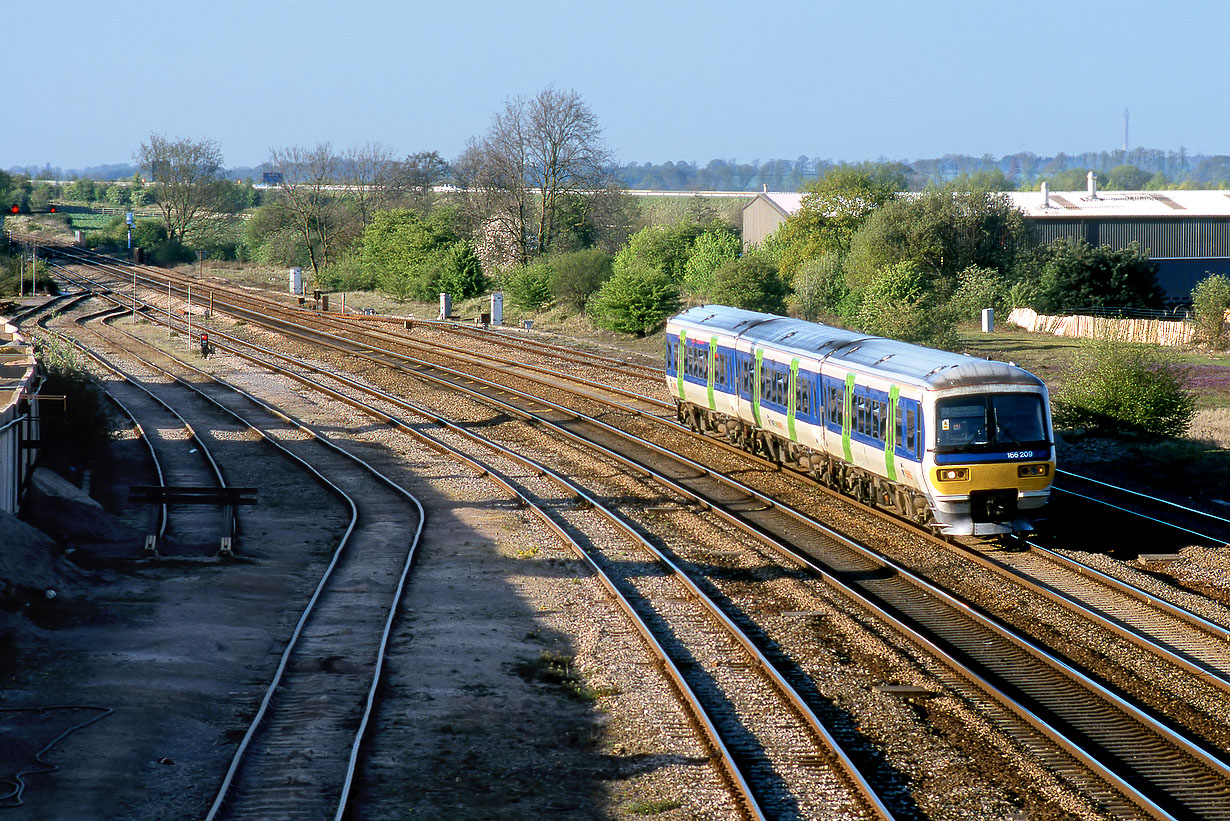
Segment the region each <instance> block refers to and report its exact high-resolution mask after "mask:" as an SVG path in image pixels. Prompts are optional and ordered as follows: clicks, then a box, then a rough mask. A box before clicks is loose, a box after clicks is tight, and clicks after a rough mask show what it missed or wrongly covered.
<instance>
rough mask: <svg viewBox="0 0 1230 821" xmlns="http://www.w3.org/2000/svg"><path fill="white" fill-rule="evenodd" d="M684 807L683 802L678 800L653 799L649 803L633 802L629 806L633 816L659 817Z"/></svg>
mask: <svg viewBox="0 0 1230 821" xmlns="http://www.w3.org/2000/svg"><path fill="white" fill-rule="evenodd" d="M682 806H683V802H682V801H680V800H679V799H677V798H652V799H649V800H648V801H634V802H632V803H631V804H629V805H628V812H630V813H632V814H633V815H659V814H661V813H664V812H670V811H671V810H677V809H679V808H680V807H682Z"/></svg>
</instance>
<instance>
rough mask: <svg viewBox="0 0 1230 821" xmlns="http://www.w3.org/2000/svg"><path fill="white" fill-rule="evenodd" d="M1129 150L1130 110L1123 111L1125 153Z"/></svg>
mask: <svg viewBox="0 0 1230 821" xmlns="http://www.w3.org/2000/svg"><path fill="white" fill-rule="evenodd" d="M1127 150H1128V110H1127V109H1126V108H1125V109H1123V153H1124V154H1127Z"/></svg>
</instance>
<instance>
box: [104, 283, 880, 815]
mask: <svg viewBox="0 0 1230 821" xmlns="http://www.w3.org/2000/svg"><path fill="white" fill-rule="evenodd" d="M120 308H123V310H124V311H126V310H127V309H126V308H124V306H123V305H122V303H121V304H120ZM124 333H126V332H124ZM128 335H129V336H132V335H131V334H128ZM133 338H134V339H136V337H133ZM138 341H140V340H138ZM222 347H224V348H228V349H229V346H226V345H223V346H222ZM233 352H235V351H233ZM236 353H237V352H236ZM248 358H250V359H253V361H257V362H259V363H260V364H261V365H263V366H264V367H271V366H270V365H269V364H268V362H264V361H261V360H258V359H255V358H254V357H250V356H249V357H248ZM287 359H288V361H290V362H295V361H296V360H294V359H293V358H287ZM143 361H144V360H143ZM181 364H182V365H183V366H184V367H187V368H190V369H192V370H194V371H197V372H199V373H201V374H202V375H204V376H206V377H207V378H209V379H212V380H214V381H218V382H221V383H223V384H227V385H228V386H229V387H230V388H231V389H232V390H234V391H236V392H237V393H240V394H242V395H244V396H246V397H247V398H248V399H249V400H250V401H253V402H255V403H258V404H260V405H262V406H263V407H265V409H266V410H268V411H269V412H271V413H274V414H277V415H279V416H281V417H283V418H285V419H287V420H288V421H290V422H292V423H293V424H299V425H300V426H301V427H302V423H299V422H297V421H296V420H293V419H291V418H290V417H288V416H286V415H285V414H284V413H283V412H281V411H280V410H278V409H276V408H273V407H272V406H269V405H267V404H266V403H264V402H263V400H260V399H258V398H256V397H254V396H251V395H250V394H248V393H246V392H245V391H243V390H242V389H240V388H238V387H236V386H233V385H230V384H229V383H227V382H226V381H225V380H222V379H220V378H219V377H217V376H216V375H212V374H209V373H208V372H205V371H202V370H201V369H199V368H195V367H194V366H191V365H189V364H187V363H181ZM297 364H300V365H302V364H303V363H301V362H299V363H297ZM154 367H156V366H154ZM276 370H278V371H279V372H282V373H284V374H285V375H287V376H289V377H291V378H293V379H295V380H296V381H298V382H300V383H301V384H305V385H307V386H310V387H313V388H314V389H316V390H318V391H320V392H322V393H325V394H326V395H329V396H331V397H332V398H335V399H340V400H342V401H345V402H347V403H348V404H351V405H353V406H356V407H362V408H364V409H365V410H366V412H368V413H369V414H370V415H372V416H374V417H376V418H378V419H381V420H382V421H385V422H387V423H390V424H393V425H395V426H396V427H397V428H398V429H400V430H402V431H403V432H404V433H408V434H410V435H412V436H413V437H414V438H416V439H417V440H419V441H421V442H423V443H426V444H429V445H430V446H431V447H433V449H435V450H437V451H440V452H444V453H451V454H452V455H453V456H454V457H455V458H458V459H459V460H461V461H463V462H465V463H467V464H470V465H471V466H472V467H475V468H476V469H477V470H479V472H480V475H485V476H486V477H487V478H489V479H491V480H493V481H495V482H497V483H498V484H500V485H501V486H502V487H503V488H505V489H506V490H508V491H509V492H510V493H512V494H513V496H514V498H517V499H518V500H519V501H520V502H522V503H523V504H526V505H527V506H528V507H529V508H530V509H531V510H532V511H533V512H534V513H535V515H536V516H537V517H538V518H539V519H540V520H541V521H543V522H544V523H545V524H546V525H547V526H548V527H549V528H550V529H551V530H552V531H553V532H555V533H557V534H559V535H560V536H561V538H563V539H564V540H565V541H566V543H568V544H569V545H570V547H571V549H572V550H573V551H574V552H575V553H576V554H577V555H578V556H579V557H580V558H582V559H583V560H584V561H585V562H586V564H587V565H588V566H590V567H591V568H592V569H594V570H595V572H596V573H597V575H598V578H599V579H600V580H601V582H602V584H603V586H604V587H605V588H606V589H607V591H608V593H609V594H610V595H612V596H613V597H614V599H615V601H616V602H617V603H618V604H619V606H620V609H621V610H623V612H625V613H626V614H627V615H628V616H629V618H630V619H632V622H633V625H634V627H635V628H636V629H637V630H638V632H639V633H640V635H641V636H642V637H643V639H644V640H645V641H646V643H647V645H648V646H649V648H650V650H651V653H652V654H653V655H655V656H657V657H658V659H659V662H660V664H661V666H662V668H663V670H664V672H665V673H666V674H667V676H668V678H669V679H671V681H672V685H673V686H674V687H675V688H676V690H677V692H679V693H680V694H681V698H683V699H684V701H685V703H687V704H689V705H690V710H689V712H690V713H692V716H693V721H694V722H696V723H697V725H698V728H699V729H700V730H701V734H702V736H705V737H707V738H708V739H709V744H710V747H711V749H713V750H714V752H715V753H716V754H717V756H718V758H719V760H720V761H721V762H722V763H723V766H722V769H723V770H724V771H725V772H726V774H727V778H728V780H729V781H730V782H731V784H732V788H733V790H734V791H735V792H736V793H737V794H739V795H741V796H742V799H741V800H742V802H743V803H744V805H745V807H746V808H747V811H748V814H749V817H751V818H754V819H764V818H765V817H766V816H765V814H764V812H763V810H762V809H761V808H760V806H759V803H758V802H757V801H756V799H755V797H754V793H753V792H752V790H751V788H750V787H749V785H748V784H747V782H746V780H745V778H744V776H743V774H742V772H741V769H740V768H739V766H738V764H737V763H736V762H735V759H734V757H733V755H732V754H731V753H730V751H729V749H728V748H727V747H726V745H725V743H724V742H723V741H722V735H721V733H720V732H719V731H718V730H717V729H716V727H715V725H714V724H713V720H712V719H711V718H710V717H709V715H708V711H707V710H706V709H705V708H704V706H703V704H702V703H701V700H700V699H699V697H698V696H697V695H696V694H695V692H694V691H693V690H692V688H691V687H690V685H688V683H687V680H686V678H685V677H684V675H683V672H682V670H681V669H680V668H679V667H678V666H677V665H676V664H675V662H674V661H673V660H672V659H671V657H670V656H669V654H668V653H667V652H666V650H665V649H664V648H663V647H662V646H661V644H660V643H659V642H658V641H657V638H656V636H655V635H654V633H653V631H652V628H650V627H649V626H648V624H647V623H645V621H644V619H643V618H641V617H640V616H639V614H637V613H636V611H635V608H634V607H633V606H632V604H631V602H630V601H629V600H628V599H627V597H626V596H625V595H624V594H623V593H622V592H621V591H620V590H619V589H618V587H617V586H616V585H615V583H614V581H613V580H612V579H611V578H610V577H609V576H608V575H607V574H606V572H605V571H604V570H603V569H602V568H601V567H600V566H599V565H598V564H597V563H596V561H595V560H594V559H593V558H592V557H591V556H590V555H589V554H588V553H587V552H586V551H585V550H584V548H582V547H581V546H580V544H579V543H577V542H576V541H575V540H574V539H573V538H572V537H571V536H570V535H568V534H567V532H566V531H565V530H564V529H563V527H562V526H561V525H560V524H559V523H558V522H556V521H555V519H554V518H553V517H552V516H551V514H549V513H547V512H546V511H545V510H544V509H543V508H542V507H541V506H540V505H538V504H537V503H534V502H533V501H532V500H530V499H529V498H528V497H527V496H525V495H524V494H523V493H522V492H520V491H519V490H517V489H516V488H515V487H514V485H513V484H512V483H511V482H510V481H509V480H508V479H507V478H505V477H503V476H501V475H500V474H499V473H498V471H496V470H495V469H494V468H492V467H490V466H489V465H485V464H483V463H481V462H479V461H477V460H475V459H472V458H470V457H469V456H467V455H465V454H464V453H462V452H460V451H458V450H456V449H455V448H450V447H449V446H447V445H445V444H443V443H440V442H439V441H437V440H435V439H432V438H431V437H428V436H426V435H425V434H422V433H420V432H419V431H417V430H415V429H413V428H412V427H411V426H410V425H408V424H406V423H404V422H402V421H401V420H398V419H396V418H395V417H392V416H390V415H388V414H385V413H384V412H382V411H380V410H379V409H377V408H375V407H374V406H372V405H370V404H366V403H357V402H356V401H355V400H353V399H352V398H349V397H347V396H346V395H345V394H342V393H341V392H339V391H336V390H334V389H331V388H329V387H328V386H324V385H321V384H319V383H316V382H314V381H313V380H309V379H305V378H303V377H301V376H299V375H298V374H294V373H292V372H290V371H286V370H285V369H276ZM320 372H321V373H324V374H326V375H329V376H331V377H333V378H335V379H337V378H341V377H339V375H337V374H331V373H329V372H327V371H323V370H321V371H320ZM172 378H175V379H177V380H178V377H174V376H173V375H172ZM178 381H181V382H182V380H178ZM342 381H344V382H347V383H349V384H352V385H357V383H353V380H348V379H344V378H342ZM183 384H185V385H186V386H187V387H189V388H192V389H194V390H196V388H195V386H193V385H191V383H186V382H185V383H183ZM383 398H384V399H386V400H388V401H393V402H398V404H405V403H401V402H400V401H399V400H397V398H396V397H392V396H388V395H385V396H384V397H383ZM424 415H429V414H426V412H424ZM429 416H430V415H429ZM432 418H433V421H435V422H437V423H439V424H442V425H446V426H447V427H448V428H449V429H451V430H452V431H454V432H457V433H461V434H462V435H464V436H466V437H467V438H469V439H471V440H473V441H475V442H479V443H481V444H484V445H485V446H487V447H490V448H491V449H493V450H495V451H497V452H501V453H503V454H504V455H505V456H508V457H510V458H513V459H516V460H518V461H520V462H522V463H524V464H526V465H527V466H529V467H531V468H532V469H534V470H535V471H536V472H538V473H540V474H542V475H548V476H550V477H552V478H553V479H554V480H555V481H556V482H557V483H558V484H560V485H561V486H562V487H564V488H566V489H572V490H574V491H575V490H576V488H575V486H573V485H572V484H571V483H570V482H568V481H567V480H565V479H564V478H563V477H562V476H560V475H558V474H556V473H555V472H553V471H551V470H550V469H548V468H546V467H545V466H542V465H541V464H539V463H536V462H534V461H533V460H529V459H527V458H526V457H522V456H520V455H518V454H515V453H512V452H511V451H508V450H507V449H505V448H502V447H501V446H499V445H497V444H495V443H494V442H492V441H491V440H488V439H486V438H485V437H482V436H481V435H478V434H474V433H471V432H469V431H465V430H464V429H462V428H460V427H458V426H457V425H455V424H453V423H451V422H448V420H445V419H443V418H439V417H432ZM305 429H306V428H305ZM258 433H259V431H258ZM261 435H262V438H267V437H264V435H263V433H262V434H261ZM271 444H274V445H275V446H277V444H276V443H271ZM588 501H589V502H590V503H591V504H592V505H593V506H594V508H595V509H596V510H600V511H603V512H605V513H607V514H608V518H609V519H610V520H611V521H612V522H614V523H616V524H618V525H619V526H620V527H622V528H623V529H625V530H627V532H628V533H629V534H631V535H633V536H636V535H637V534H635V531H633V530H631V529H630V528H629V526H628V525H627V524H626V523H623V522H622V521H621V520H619V519H618V517H616V516H615V515H614V514H613V513H609V512H608V511H606V509H605V508H604V507H603V506H601V505H599V504H597V502H596V500H593V499H592V498H589V499H588ZM352 509H353V508H352ZM352 527H353V521H352ZM348 533H349V530H348ZM339 549H340V548H339ZM331 568H332V565H331V566H330V569H331ZM322 581H323V580H322ZM318 590H319V588H318ZM313 598H314V599H315V596H314V597H313ZM398 598H400V596H399V597H398ZM305 617H306V613H305ZM301 630H302V619H301V624H300V625H298V626H297V629H296V631H295V635H294V637H293V638H292V644H293V642H294V640H295V639H297V637H298V635H299V633H300V632H301ZM291 649H292V647H290V646H288V648H287V650H286V653H284V655H283V660H282V663H281V664H280V665H279V668H278V671H277V675H278V676H280V675H281V674H282V673H283V672H284V669H285V665H286V659H287V657H288V655H289V653H290V652H291ZM273 690H274V685H273V684H271V686H270V689H269V691H268V692H267V694H266V697H265V699H263V700H262V703H261V707H260V710H259V711H258V714H257V717H256V718H254V720H253V723H252V725H251V726H250V728H249V732H248V733H246V734H245V736H244V739H243V741H242V742H241V746H240V749H239V750H238V751H237V752H236V755H235V758H234V759H233V762H232V766H231V768H230V769H229V770H228V772H227V774H226V776H225V778H224V781H223V785H222V787H221V788H220V791H219V796H218V798H217V799H216V800H215V806H214V808H212V809H211V812H210V815H209V816H208V817H209V818H210V819H213V818H215V817H216V815H217V811H219V810H220V808H221V804H220V802H221V801H222V800H223V798H224V793H225V792H227V791H229V788H230V784H231V782H232V781H233V779H234V777H235V775H236V774H237V771H238V766H239V761H240V757H241V756H242V755H243V754H244V752H245V751H246V747H247V745H248V744H250V741H251V737H252V735H253V734H254V731H255V727H256V725H257V723H258V722H259V720H260V719H261V718H262V717H263V715H264V713H265V711H266V709H267V706H268V703H269V701H270V698H271V695H272V693H273ZM375 691H376V682H375V681H374V682H373V686H372V688H371V690H370V691H369V696H368V710H367V711H366V713H365V715H364V718H363V721H362V724H361V728H360V733H359V735H356V739H355V742H354V745H353V746H352V752H351V757H350V763H349V767H348V772H347V781H346V785H345V788H344V792H343V799H342V801H341V802H340V804H339V811H338V815H337V816H336V817H337V818H338V819H340V818H341V817H342V814H343V812H344V808H345V807H346V805H347V802H348V798H349V795H350V789H351V782H352V781H353V777H354V771H355V768H356V766H357V761H358V756H359V752H360V746H361V742H362V736H363V734H364V733H365V731H366V727H367V724H368V719H369V716H370V710H371V704H372V701H373V700H374V694H375ZM834 743H835V742H834ZM836 750H837V753H836V754H837V756H838V758H839V760H842V759H843V757H844V752H843V751H840V748H839V747H838V748H836ZM851 772H852V773H854V774H855V775H856V776H857V777H858V778H861V776H860V775H859V774H858V771H857V769H853V770H852V771H851ZM855 780H856V781H857V778H856V779H855ZM864 786H865V783H864ZM867 789H869V788H867ZM871 796H872V798H871V799H870V801H874V802H878V800H879V799H878V797H877V796H875V795H874V792H872V793H871ZM881 817H885V818H887V817H891V816H889V815H881Z"/></svg>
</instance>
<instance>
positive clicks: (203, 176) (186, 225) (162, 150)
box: [133, 134, 227, 244]
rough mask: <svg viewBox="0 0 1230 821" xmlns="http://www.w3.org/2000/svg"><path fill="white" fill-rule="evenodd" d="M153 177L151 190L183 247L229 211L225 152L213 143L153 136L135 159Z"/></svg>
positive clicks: (169, 230)
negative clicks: (191, 236)
mask: <svg viewBox="0 0 1230 821" xmlns="http://www.w3.org/2000/svg"><path fill="white" fill-rule="evenodd" d="M133 159H135V160H136V162H137V164H138V165H140V166H141V168H143V169H144V170H145V171H147V172H148V173H149V174H150V177H151V178H152V183H151V185H150V191H151V193H152V195H153V198H154V201H155V203H156V204H157V205H158V210H159V211H160V212H161V213H162V220H163V223H164V224H165V226H166V229H167V237H168V238H169V239H170V240H171V241H173V242H177V243H180V244H183V242H184V239H185V237H186V236H188V235H189V234H191V233H193V232H198V231H201V230H203V228H204V226H205V224H207V223H210V222H213V221H215V218H216V217H218V216H219V215H220V212H222V211H225V210H227V207H226V204H225V197H224V194H223V186H224V185H225V184H226V183H225V181H224V180H223V179H222V149H220V148H219V147H218V144H217V143H216V142H214V141H213V140H196V141H194V140H186V139H178V140H169V139H167V138H166V137H163V136H160V135H158V134H150V137H149V142H148V143H142V144H141V148H140V150H139V151H138V152H137V153H136V155H135V156H134V158H133Z"/></svg>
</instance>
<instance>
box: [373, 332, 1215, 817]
mask: <svg viewBox="0 0 1230 821" xmlns="http://www.w3.org/2000/svg"><path fill="white" fill-rule="evenodd" d="M364 356H367V354H364ZM381 356H383V354H381ZM459 378H461V379H464V378H465V377H459ZM470 378H471V379H472V374H471V377H470ZM503 390H507V388H503ZM535 401H538V402H539V404H542V402H541V396H538V398H535ZM506 410H508V409H506ZM556 410H558V409H556ZM539 419H541V417H539ZM855 572H873V574H875V572H878V571H866V570H860V571H855ZM1113 755H1114V753H1112V757H1113ZM1202 778H1203V777H1194V778H1193V779H1191V780H1192V783H1197V782H1199V780H1200V779H1202ZM1216 778H1220V775H1218V777H1215V778H1214V780H1216ZM1205 780H1207V779H1205ZM1192 800H1193V801H1198V799H1192ZM1162 806H1165V805H1162ZM1182 809H1184V810H1186V809H1191V807H1189V806H1183V807H1182ZM1204 809H1205V810H1207V807H1204Z"/></svg>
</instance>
